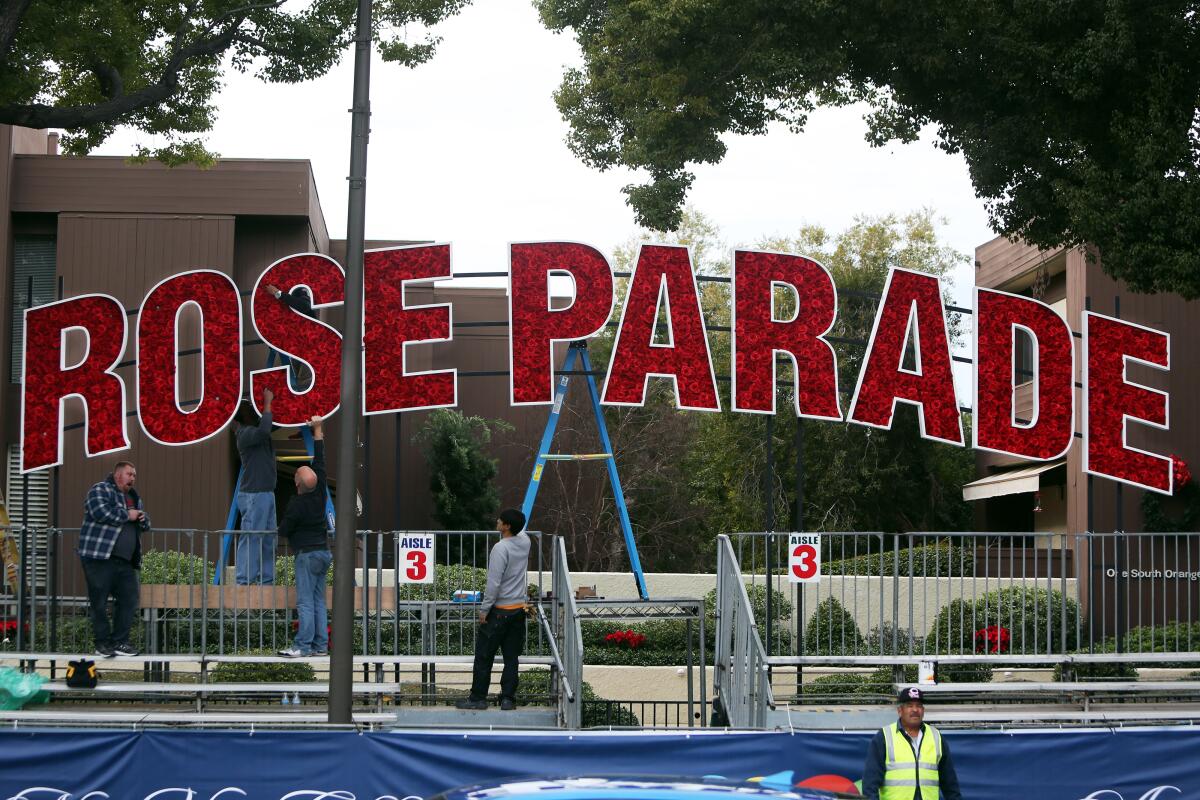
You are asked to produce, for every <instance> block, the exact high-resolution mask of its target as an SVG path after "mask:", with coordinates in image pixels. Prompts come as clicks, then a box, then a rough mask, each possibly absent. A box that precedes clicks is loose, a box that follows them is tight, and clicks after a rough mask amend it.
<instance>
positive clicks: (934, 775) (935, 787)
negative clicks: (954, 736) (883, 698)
mask: <svg viewBox="0 0 1200 800" xmlns="http://www.w3.org/2000/svg"><path fill="white" fill-rule="evenodd" d="M896 702H897V707H896V717H897V719H896V721H895V722H893V723H892V724H891V725H888V726H886V727H884V728H883V730H881V731H879V733H877V734H875V736H874V738H872V739H871V744H870V746H869V747H868V748H867V762H866V764H865V765H864V766H863V781H862V793H863V796H865V797H868V798H871V800H938V793H939V792H941V796H942V797H945V798H946V800H962V792H960V791H959V788H958V775H957V774H955V772H954V762H953V761H951V760H950V749H949V748H948V747H947V746H946V742H945V740H944V739H942V734H941V733H940V732H939V731H938V730H937V728H934V727H933V726H931V725H926V724H925V722H924V720H925V693H924V692H922V691H921V690H920V689H918V688H917V687H915V686H913V687H910V688H908V689H901V690H900V693H899V695H898V696H897V698H896Z"/></svg>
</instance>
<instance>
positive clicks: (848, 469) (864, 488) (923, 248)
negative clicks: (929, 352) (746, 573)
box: [686, 211, 974, 532]
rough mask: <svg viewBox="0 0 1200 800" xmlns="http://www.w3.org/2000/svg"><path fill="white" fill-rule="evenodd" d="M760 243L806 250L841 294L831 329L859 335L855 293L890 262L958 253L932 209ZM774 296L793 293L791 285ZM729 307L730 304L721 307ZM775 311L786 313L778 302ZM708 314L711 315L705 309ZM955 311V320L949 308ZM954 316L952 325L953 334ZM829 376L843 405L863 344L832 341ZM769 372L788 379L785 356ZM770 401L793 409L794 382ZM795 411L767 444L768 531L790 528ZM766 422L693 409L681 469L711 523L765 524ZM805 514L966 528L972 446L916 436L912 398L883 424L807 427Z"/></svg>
mask: <svg viewBox="0 0 1200 800" xmlns="http://www.w3.org/2000/svg"><path fill="white" fill-rule="evenodd" d="M757 246H758V247H759V248H761V249H764V250H775V251H780V252H794V253H803V254H805V255H808V256H810V257H812V258H815V259H816V260H817V261H819V262H821V263H822V264H823V265H824V266H826V267H827V268H828V269H829V270H830V272H831V273H832V274H833V278H834V282H835V283H836V284H837V286H838V289H839V291H840V292H841V294H842V296H843V299H842V302H841V306H840V308H839V310H838V317H837V322H836V324H835V327H834V330H833V331H832V332H831V334H830V336H831V338H834V339H835V340H836V339H842V340H857V341H865V340H866V339H867V338H868V336H869V335H870V331H871V325H872V322H873V320H874V315H875V306H876V302H875V301H872V300H869V299H868V298H865V297H861V296H855V295H854V294H853V293H854V292H862V293H874V294H878V293H879V292H880V291H881V290H882V288H883V283H884V280H885V279H886V277H887V273H888V270H889V269H890V268H891V267H894V266H904V267H908V268H910V269H917V270H920V271H922V272H926V273H930V274H935V275H945V274H947V273H948V272H949V271H950V270H951V269H952V268H953V267H954V266H955V265H956V264H958V263H961V261H962V260H963V257H962V256H960V255H958V254H957V253H955V252H954V251H953V250H951V249H949V248H947V247H945V246H943V245H941V244H939V243H938V241H937V235H936V229H935V220H934V218H933V215H932V213H931V212H929V211H923V212H920V213H917V214H911V215H909V216H907V217H904V218H902V219H901V218H896V217H893V216H885V217H881V218H876V219H870V218H863V219H859V220H858V221H857V222H856V223H855V224H854V225H852V226H851V227H850V228H849V229H848V230H846V231H844V232H842V233H841V234H838V235H837V236H831V235H830V234H828V233H827V232H826V231H824V230H823V229H821V228H819V227H808V228H805V229H803V230H801V231H800V233H799V234H798V235H797V236H795V237H790V238H783V239H769V240H764V241H761V242H759V243H758V245H757ZM780 300H781V301H782V302H790V300H791V298H790V293H783V294H782V296H781V298H780ZM726 313H727V312H726ZM781 313H783V314H785V315H786V314H787V313H788V309H787V308H786V306H784V307H782V308H781ZM705 316H706V317H708V318H711V315H710V314H709V313H708V312H707V310H706V315H705ZM952 319H953V318H952ZM959 327H961V326H960V325H956V324H952V325H951V326H950V334H951V339H952V341H954V340H956V339H959V337H960V334H959V333H958V328H959ZM716 335H718V336H723V337H725V343H724V345H723V346H716V347H714V360H715V361H716V367H717V370H718V372H719V373H721V374H725V375H728V374H729V360H728V359H729V348H728V340H727V334H716ZM835 347H836V350H837V355H838V372H839V380H838V384H839V386H840V387H841V389H842V391H843V397H842V403H841V405H842V408H843V410H844V409H846V408H847V407H848V406H849V395H848V393H849V392H852V391H853V388H854V385H855V381H856V380H857V377H858V371H859V367H860V366H861V364H862V358H863V356H864V350H865V348H863V347H862V346H859V345H851V344H845V343H839V344H837V345H836V346H835ZM778 379H779V381H780V382H782V383H784V384H785V385H789V386H790V384H791V381H792V370H791V364H790V363H789V362H787V361H782V362H780V368H779V373H778ZM721 386H722V393H723V397H722V408H725V409H729V408H730V402H729V396H728V384H722V385H721ZM781 391H782V394H783V395H784V396H781V397H780V398H779V402H778V408H779V409H781V410H783V409H790V408H791V407H792V399H791V393H792V390H791V389H785V390H781ZM796 425H797V420H796V418H795V417H794V416H793V415H791V414H787V413H780V414H778V415H777V416H776V417H775V422H774V429H773V431H774V432H773V436H772V447H773V450H774V465H775V466H774V480H773V482H772V485H771V488H770V491H771V495H770V496H771V503H772V505H773V508H774V515H775V519H776V523H777V524H776V529H777V530H786V529H790V528H791V527H792V524H791V520H792V519H794V516H795V512H796V505H795V504H796V496H795V490H794V487H795V481H796V466H795V465H796V450H795V447H796ZM764 429H765V420H764V419H763V418H761V417H759V416H757V415H750V414H740V413H733V412H730V411H728V410H726V411H724V412H722V413H720V414H708V415H704V416H703V417H702V418H701V422H700V428H699V430H698V432H697V434H696V436H695V437H694V439H693V441H692V445H691V450H690V452H689V455H688V460H687V465H686V474H687V475H688V476H689V481H690V484H691V488H692V490H693V492H694V494H695V497H696V498H697V501H698V502H699V503H701V504H702V505H703V506H704V507H705V509H706V512H705V519H706V521H707V522H708V527H709V530H710V531H712V532H729V531H739V530H741V531H746V530H761V529H762V527H763V524H764V520H763V517H764V507H765V496H764V484H765V480H764V476H765V475H766V443H765V441H766V437H765V435H764ZM804 447H805V450H804V462H805V474H804V478H805V480H804V496H805V503H804V522H805V528H806V529H808V530H818V531H885V532H896V531H943V530H966V529H968V528H969V527H970V525H971V522H972V511H971V507H970V506H969V505H968V504H967V503H965V502H964V501H963V499H962V495H961V488H962V484H963V483H964V482H966V481H968V480H970V479H971V477H972V476H973V475H974V456H973V454H972V453H971V451H970V450H969V449H967V448H962V447H953V446H949V445H945V444H940V443H936V442H932V441H929V440H926V439H922V438H921V436H920V434H919V433H918V427H917V420H916V416H915V413H913V409H912V407H911V406H908V405H906V404H901V405H900V406H898V407H897V410H896V415H895V419H894V420H893V424H892V428H891V430H887V431H882V430H872V429H870V428H865V427H863V426H860V425H851V424H849V423H845V422H841V423H838V422H819V423H807V424H805V426H804Z"/></svg>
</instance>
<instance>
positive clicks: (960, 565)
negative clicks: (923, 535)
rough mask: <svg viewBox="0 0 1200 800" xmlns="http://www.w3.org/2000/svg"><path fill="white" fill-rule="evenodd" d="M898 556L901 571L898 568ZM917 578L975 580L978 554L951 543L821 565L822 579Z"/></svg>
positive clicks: (892, 551)
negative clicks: (864, 576) (961, 577)
mask: <svg viewBox="0 0 1200 800" xmlns="http://www.w3.org/2000/svg"><path fill="white" fill-rule="evenodd" d="M897 555H899V562H898V563H899V568H897V567H896V564H897ZM910 568H911V570H912V574H913V576H914V577H918V578H931V577H950V576H953V577H958V576H960V575H961V576H966V577H972V576H973V575H974V574H975V550H974V548H971V547H959V546H956V545H952V544H950V543H949V542H939V543H937V544H928V545H921V546H920V547H911V548H905V549H903V550H900V551H899V553H897V551H895V550H885V551H883V552H881V553H871V554H869V555H864V556H856V557H854V558H847V559H841V560H837V561H834V560H829V561H827V562H825V563H823V564H822V565H821V574H822V575H870V576H879V575H888V576H890V575H908V574H909V569H910Z"/></svg>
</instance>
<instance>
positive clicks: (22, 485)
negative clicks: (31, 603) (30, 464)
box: [0, 445, 50, 591]
mask: <svg viewBox="0 0 1200 800" xmlns="http://www.w3.org/2000/svg"><path fill="white" fill-rule="evenodd" d="M7 455H8V458H7V462H8V463H7V465H6V466H7V470H6V472H7V474H6V476H5V478H6V480H5V483H4V497H3V505H4V509H5V510H6V511H7V512H8V518H9V520H10V521H11V522H12V524H13V525H20V524H21V523H25V524H27V525H28V526H30V527H31V528H33V529H34V530H33V533H32V534H31V536H30V539H29V540H28V542H27V544H28V546H29V547H30V548H31V557H30V559H29V561H28V565H29V568H30V569H31V570H33V572H32V574H31V575H29V579H30V581H32V583H33V584H34V585H35V586H42V587H44V586H45V585H46V581H47V579H48V578H49V573H48V566H49V562H48V560H47V549H46V548H47V533H46V526H48V525H49V524H50V470H48V469H43V470H39V471H37V472H28V473H26V474H24V475H22V474H21V448H20V447H18V446H16V445H10V446H9V448H8V454H7ZM22 514H24V517H23V516H22ZM3 588H4V587H3V581H0V591H3Z"/></svg>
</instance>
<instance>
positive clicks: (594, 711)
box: [517, 669, 641, 728]
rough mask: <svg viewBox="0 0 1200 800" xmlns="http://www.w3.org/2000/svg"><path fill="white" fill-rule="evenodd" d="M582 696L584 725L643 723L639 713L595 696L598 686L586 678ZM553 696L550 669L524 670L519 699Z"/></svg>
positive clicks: (540, 699)
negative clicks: (595, 686) (593, 685)
mask: <svg viewBox="0 0 1200 800" xmlns="http://www.w3.org/2000/svg"><path fill="white" fill-rule="evenodd" d="M579 695H580V696H579V700H580V701H581V702H582V703H583V709H582V711H581V712H580V716H581V724H582V725H583V727H585V728H609V727H613V728H637V727H641V722H640V721H639V720H638V717H637V714H634V713H633V712H632V711H630V710H629V709H628V708H626V707H625V706H623V705H620V704H619V703H617V702H615V701H614V702H608V701H606V700H604V698H600V697H597V696H596V691H595V689H593V688H592V685H591V684H590V683H588V682H587V681H584V682H583V685H582V686H581V687H580V691H579ZM549 697H550V670H548V669H531V670H529V671H528V672H522V673H521V681H520V683H519V684H518V685H517V699H518V701H520V702H524V703H529V702H534V703H545V702H547V700H548V698H549Z"/></svg>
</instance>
